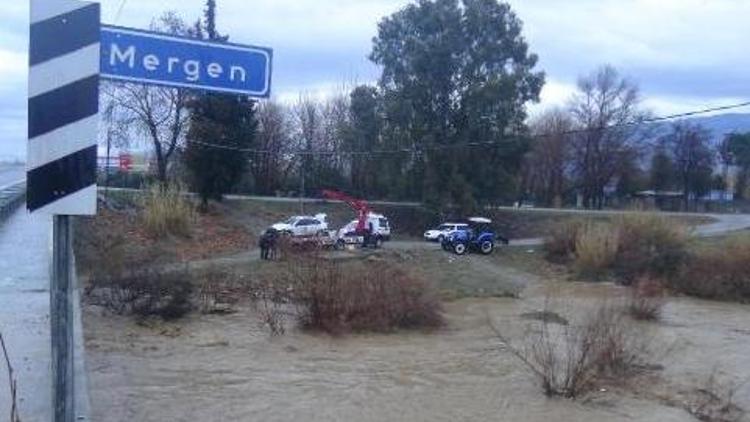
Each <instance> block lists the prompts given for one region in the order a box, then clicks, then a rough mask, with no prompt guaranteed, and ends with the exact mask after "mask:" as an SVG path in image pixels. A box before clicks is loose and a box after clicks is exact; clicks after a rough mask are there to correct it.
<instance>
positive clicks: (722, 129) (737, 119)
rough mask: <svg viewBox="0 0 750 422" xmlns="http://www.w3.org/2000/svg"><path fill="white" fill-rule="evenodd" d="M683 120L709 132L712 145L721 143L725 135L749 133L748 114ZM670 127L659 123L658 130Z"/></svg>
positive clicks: (665, 129)
mask: <svg viewBox="0 0 750 422" xmlns="http://www.w3.org/2000/svg"><path fill="white" fill-rule="evenodd" d="M685 120H686V121H689V122H692V123H697V124H699V125H701V126H703V127H704V128H706V129H708V130H709V131H711V134H712V137H713V142H714V144H718V143H719V142H721V140H722V139H724V136H725V135H726V134H729V133H734V132H739V133H745V132H750V113H727V114H718V115H715V116H706V117H694V118H689V119H685ZM670 126H671V123H661V124H660V125H659V129H658V130H659V132H661V133H664V132H666V131H668V130H669V127H670Z"/></svg>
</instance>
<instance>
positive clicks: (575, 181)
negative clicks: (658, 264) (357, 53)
mask: <svg viewBox="0 0 750 422" xmlns="http://www.w3.org/2000/svg"><path fill="white" fill-rule="evenodd" d="M152 29H155V30H160V31H164V32H168V33H173V34H180V35H184V36H191V37H196V38H201V39H206V40H210V41H213V42H226V41H227V40H228V39H229V37H228V36H227V35H222V34H220V33H219V31H218V29H217V26H216V2H215V0H207V2H206V7H205V9H204V13H203V18H202V19H201V20H199V21H197V22H195V24H193V25H187V24H185V23H184V21H182V20H181V19H180V18H179V17H178V16H177V15H175V14H174V13H168V14H166V15H164V16H163V17H161V18H160V19H158V20H157V21H155V23H154V24H153V28H152ZM522 29H523V24H522V22H521V20H520V19H519V18H518V17H517V16H516V14H515V13H514V12H513V10H512V9H511V8H510V6H509V5H508V4H506V3H502V2H498V1H497V0H419V1H417V2H415V3H412V4H408V5H406V6H405V7H403V8H402V9H401V10H399V11H397V12H396V13H394V14H392V15H390V16H388V17H386V18H384V19H383V20H381V22H380V24H379V25H378V32H377V34H376V36H375V37H374V38H373V46H372V51H371V53H370V55H369V58H370V60H371V61H372V62H373V63H375V64H376V65H378V67H379V68H380V69H381V75H380V78H379V79H378V81H377V83H375V84H372V85H359V86H355V87H353V88H352V89H348V90H344V89H342V90H341V91H340V92H339V93H335V94H332V95H330V96H329V97H328V98H326V99H323V100H317V99H313V98H312V97H309V96H306V95H304V94H301V95H300V97H299V99H298V101H296V102H295V103H293V104H286V103H279V102H275V101H261V102H256V101H253V100H250V99H248V98H246V97H243V96H236V95H218V94H209V93H200V92H194V91H189V90H184V89H172V88H163V87H145V86H139V85H129V84H111V85H109V86H108V87H107V88H106V89H105V90H104V92H105V101H107V113H105V116H106V117H107V122H108V124H109V126H108V127H109V130H108V131H107V136H108V138H110V140H111V138H114V139H115V140H119V142H120V143H127V142H129V141H132V139H134V138H140V139H147V140H148V143H149V144H150V145H151V150H152V152H153V156H154V162H155V167H156V176H157V178H158V179H159V180H160V181H162V182H166V181H167V180H169V179H170V177H171V178H174V177H180V178H183V179H184V180H186V181H188V182H189V185H190V186H191V188H192V189H194V190H195V191H197V192H198V193H200V195H201V198H203V204H204V206H205V205H206V204H207V201H208V200H209V199H221V196H222V195H223V194H224V193H228V192H232V191H242V192H246V193H254V194H262V195H274V194H278V193H283V194H288V193H292V192H293V193H294V194H299V195H306V196H316V195H317V193H318V192H319V191H320V190H321V189H324V188H334V189H339V190H344V191H347V192H349V193H350V194H352V195H355V196H359V197H363V198H369V199H390V200H416V201H422V202H423V203H425V204H427V205H428V206H432V207H434V208H436V209H454V210H457V211H460V212H464V213H465V212H471V211H473V210H476V209H477V208H478V207H481V206H484V205H488V204H502V203H509V202H514V201H523V200H533V201H535V202H537V203H539V204H540V205H550V206H562V205H565V204H571V203H572V202H574V201H575V200H574V199H573V197H580V201H581V202H582V204H581V205H583V206H586V207H589V208H601V207H604V206H605V205H607V204H608V201H609V200H610V198H612V197H613V195H614V196H627V195H630V194H632V193H634V192H636V191H638V190H640V189H645V188H649V187H650V188H653V189H656V190H671V189H680V190H682V191H683V192H684V198H685V200H688V198H691V197H692V198H695V197H698V196H700V195H702V194H703V193H705V192H706V191H707V189H710V187H712V186H714V185H716V184H717V183H718V182H716V181H715V180H712V178H713V177H714V176H713V168H714V164H715V163H716V161H717V160H720V161H721V162H722V163H727V165H730V164H731V165H734V164H737V165H740V166H742V167H743V168H744V169H747V168H749V167H750V157H747V156H750V147H748V146H746V145H750V139H747V137H746V136H745V137H742V136H740V135H737V136H734V137H731V140H730V139H729V138H728V139H727V141H726V142H725V145H724V148H725V149H726V151H724V155H721V154H720V153H719V152H717V151H716V150H715V149H714V148H712V147H711V145H710V136H709V134H708V133H707V132H706V131H705V130H703V129H702V128H700V127H696V126H694V125H691V124H689V123H685V122H679V123H677V124H675V125H674V127H673V128H672V130H671V132H670V133H669V134H666V135H665V134H657V133H656V131H655V129H654V125H648V124H643V123H645V122H647V121H648V119H649V117H650V113H649V112H648V111H647V110H645V109H644V108H643V107H642V106H641V95H640V92H639V90H638V87H637V85H636V84H635V83H634V82H632V81H631V80H629V79H628V78H627V77H624V76H622V75H621V74H620V73H619V72H618V71H617V70H616V69H615V68H613V67H611V66H603V67H601V68H599V69H597V70H595V71H594V72H593V73H591V74H590V75H585V76H583V77H581V78H580V80H579V82H578V85H577V90H576V93H575V94H573V95H572V96H571V98H570V99H569V101H568V106H567V107H562V108H556V109H551V110H547V111H546V112H544V113H542V114H540V115H538V116H535V117H533V118H531V119H529V116H528V114H527V106H528V104H530V103H534V102H538V101H539V94H540V92H541V89H542V87H543V85H544V82H545V74H544V72H542V71H540V70H538V69H537V62H538V57H537V55H536V54H534V53H532V52H531V51H530V48H529V45H528V43H527V42H526V40H525V38H524V37H523V34H522ZM743 148H744V149H743ZM743 154H744V155H743ZM717 157H719V158H717ZM745 157H747V158H745ZM744 160H746V161H744ZM730 161H731V163H730ZM649 171H650V174H647V173H648V172H649ZM748 173H749V172H748V171H747V170H744V171H743V174H744V175H747V174H748ZM725 179H726V178H725ZM740 179H742V180H746V179H747V177H746V176H744V178H742V177H741V178H740Z"/></svg>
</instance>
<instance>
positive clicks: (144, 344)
mask: <svg viewBox="0 0 750 422" xmlns="http://www.w3.org/2000/svg"><path fill="white" fill-rule="evenodd" d="M621 293H622V292H621V290H620V288H618V287H614V286H611V285H606V284H605V285H590V284H576V283H570V284H564V285H563V286H562V287H560V284H557V285H556V286H555V287H549V288H548V287H545V286H544V285H536V286H534V287H533V288H529V289H527V291H526V292H525V293H524V298H521V299H465V300H460V301H455V302H450V303H447V304H446V306H445V307H446V316H447V319H448V325H447V327H446V328H445V329H443V330H441V331H438V332H436V333H400V334H393V335H355V336H349V337H344V338H332V337H329V336H324V335H311V334H305V333H300V332H297V331H295V330H294V329H293V328H291V326H292V325H293V321H288V322H287V324H286V325H287V327H288V332H287V334H286V335H283V336H280V337H274V338H271V337H269V335H268V334H267V332H266V331H264V330H263V329H261V328H260V327H259V326H258V324H257V317H256V316H255V315H254V313H253V311H252V310H251V309H250V308H249V307H247V308H242V309H240V312H238V313H236V314H233V315H229V316H195V317H190V318H188V320H186V321H184V322H181V323H179V324H165V325H161V324H160V325H159V326H156V327H154V326H152V327H142V326H138V325H136V324H135V323H133V322H132V320H129V319H126V318H120V317H113V316H111V315H107V316H103V315H102V311H101V310H99V309H94V308H88V309H87V310H86V315H85V325H86V327H85V330H86V333H87V341H86V346H87V365H88V372H89V378H90V379H89V383H90V390H91V401H92V403H93V420H95V421H544V422H551V421H583V422H585V421H654V422H656V421H659V422H667V421H690V420H693V419H692V416H691V415H689V414H688V413H687V412H686V411H685V410H683V409H682V406H680V403H681V400H683V401H684V400H685V397H687V396H686V395H685V394H687V392H688V391H691V390H693V389H695V388H698V387H700V386H701V385H702V382H703V381H704V380H705V379H706V378H707V377H708V376H709V375H710V374H711V373H712V372H715V373H716V374H717V376H718V377H720V378H722V379H726V380H727V381H733V382H739V381H742V380H745V379H748V378H750V307H749V306H742V305H732V304H724V303H711V302H703V301H696V300H690V299H673V300H671V301H670V303H669V304H668V305H667V307H666V309H665V313H664V317H663V320H662V321H661V322H659V323H657V324H644V325H643V326H642V329H643V335H644V336H646V335H648V336H651V337H652V338H653V339H654V341H655V343H657V344H658V349H659V351H660V352H659V353H655V354H654V356H655V357H654V358H653V360H654V363H658V364H661V365H663V366H664V370H663V371H660V373H659V374H658V376H650V377H648V378H644V379H641V380H636V381H634V383H635V385H633V386H631V387H629V388H627V389H625V388H615V389H605V390H604V391H599V392H596V393H594V394H592V395H591V396H589V397H587V398H586V399H584V400H579V401H569V400H563V399H548V398H545V397H544V395H543V394H541V390H540V388H539V386H538V385H537V384H536V383H535V382H534V380H533V379H532V378H531V377H530V376H529V373H528V371H527V370H526V369H525V368H524V367H523V366H521V365H520V364H519V362H518V361H517V360H515V359H514V358H513V357H512V356H511V354H510V353H508V351H507V350H505V349H504V348H503V347H502V345H501V344H500V342H499V341H498V339H497V338H496V336H495V335H494V333H493V332H492V330H490V328H489V326H488V320H491V321H492V323H493V324H494V325H495V326H496V327H500V328H501V329H502V330H503V331H504V332H505V333H506V335H507V336H509V337H511V338H512V339H514V340H520V339H521V338H522V337H523V336H524V333H525V332H526V329H527V328H528V324H529V322H528V321H527V320H523V319H522V318H520V315H521V314H522V313H524V312H529V311H534V310H539V309H540V307H541V306H543V302H544V298H545V297H550V296H553V295H554V297H555V298H556V299H555V301H557V302H559V303H561V304H563V305H560V306H559V308H560V309H561V310H560V313H561V314H563V315H566V316H567V315H569V314H575V313H576V312H579V311H580V309H583V308H584V307H585V304H586V303H589V302H590V301H591V299H594V298H597V297H599V296H602V295H607V296H612V295H619V294H621ZM736 401H737V403H738V404H740V405H742V406H743V407H745V408H750V385H747V384H746V385H745V386H744V387H742V388H741V389H740V390H739V391H738V393H737V395H736Z"/></svg>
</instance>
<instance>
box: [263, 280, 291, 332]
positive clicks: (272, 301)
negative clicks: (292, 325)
mask: <svg viewBox="0 0 750 422" xmlns="http://www.w3.org/2000/svg"><path fill="white" fill-rule="evenodd" d="M257 299H258V301H257V302H256V309H257V311H258V316H259V318H260V323H261V326H262V327H264V328H267V329H268V332H269V334H270V335H271V336H272V337H275V336H280V335H283V334H284V333H286V327H285V324H284V323H285V313H284V310H283V308H282V305H283V299H282V298H280V297H279V295H278V292H277V291H276V289H274V288H273V287H272V286H265V285H264V286H261V288H260V290H259V292H258V297H257Z"/></svg>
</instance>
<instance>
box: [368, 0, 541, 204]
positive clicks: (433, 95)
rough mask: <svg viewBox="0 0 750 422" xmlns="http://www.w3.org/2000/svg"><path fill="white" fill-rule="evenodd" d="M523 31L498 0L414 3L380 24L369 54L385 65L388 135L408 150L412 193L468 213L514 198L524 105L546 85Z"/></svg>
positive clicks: (408, 185)
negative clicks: (483, 205)
mask: <svg viewBox="0 0 750 422" xmlns="http://www.w3.org/2000/svg"><path fill="white" fill-rule="evenodd" d="M521 29H522V23H521V20H520V19H518V17H517V16H516V15H515V13H513V11H512V10H511V8H510V6H509V5H508V4H506V3H500V2H498V1H497V0H421V1H419V2H417V3H416V4H412V5H409V6H407V7H405V8H404V9H402V10H401V11H399V12H397V13H395V14H393V15H391V16H390V17H388V18H386V19H384V20H383V21H382V22H380V24H379V27H378V35H377V37H375V39H374V45H373V50H372V53H371V55H370V58H371V60H372V61H374V62H375V63H376V64H378V65H380V66H382V69H383V71H382V75H381V78H380V88H381V90H382V93H383V97H384V103H385V104H384V109H385V114H386V120H385V121H386V128H385V134H386V136H387V137H389V138H390V142H391V143H393V144H396V145H395V146H396V147H397V148H399V149H402V148H403V149H407V150H410V151H411V154H410V155H409V156H408V159H406V160H404V161H402V162H400V164H402V165H403V166H404V173H405V175H406V176H407V183H406V186H404V189H405V190H406V193H407V194H410V195H409V196H414V197H416V198H421V199H423V200H425V201H426V202H429V203H433V204H436V205H438V204H440V205H443V204H453V205H456V206H458V207H460V208H461V211H469V210H470V209H471V208H472V205H476V204H477V203H481V202H490V201H494V200H497V199H501V198H503V197H505V198H508V197H509V196H511V195H512V190H513V189H514V186H515V174H516V173H517V172H518V169H519V165H520V162H521V156H522V155H523V154H524V153H525V150H526V146H527V142H526V141H527V138H526V136H525V135H526V134H527V128H526V126H525V124H524V120H525V118H526V111H525V104H526V103H527V102H529V101H537V100H538V99H539V93H540V91H541V88H542V85H543V84H544V74H543V73H542V72H539V71H535V70H534V68H535V66H536V63H537V56H536V55H535V54H532V53H530V52H529V48H528V44H527V43H526V40H525V39H524V37H523V36H522V34H521ZM469 143H472V144H479V145H476V146H474V147H471V148H467V147H461V146H459V147H456V145H462V144H469ZM482 144H483V146H482ZM397 159H399V160H401V159H403V158H397Z"/></svg>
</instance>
